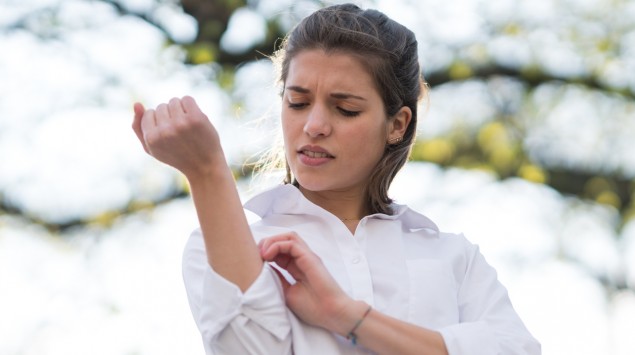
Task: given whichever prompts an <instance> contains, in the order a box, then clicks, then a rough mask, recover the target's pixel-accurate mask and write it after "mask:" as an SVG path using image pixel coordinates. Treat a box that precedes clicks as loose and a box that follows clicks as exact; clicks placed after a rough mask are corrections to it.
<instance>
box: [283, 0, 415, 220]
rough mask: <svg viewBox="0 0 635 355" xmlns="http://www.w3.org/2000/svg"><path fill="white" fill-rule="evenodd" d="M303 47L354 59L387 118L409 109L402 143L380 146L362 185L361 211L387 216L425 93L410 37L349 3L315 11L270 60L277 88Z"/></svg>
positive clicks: (290, 180) (403, 29) (406, 31)
mask: <svg viewBox="0 0 635 355" xmlns="http://www.w3.org/2000/svg"><path fill="white" fill-rule="evenodd" d="M309 49H322V50H324V51H325V52H327V53H329V52H345V53H346V54H350V55H353V56H355V57H357V58H358V59H359V60H360V61H361V62H362V64H363V65H365V66H366V69H367V70H368V72H369V73H370V74H371V76H372V77H373V80H374V81H375V84H376V87H377V90H378V91H379V94H380V96H381V98H382V100H383V102H384V107H385V110H386V112H385V113H386V116H387V118H388V119H389V118H390V117H392V116H394V115H395V114H396V113H397V112H398V111H399V110H400V109H401V108H402V107H403V106H407V107H409V108H410V110H411V111H412V119H411V121H410V124H409V125H408V128H407V129H406V132H405V134H404V136H403V140H402V141H401V142H398V143H396V144H386V148H385V151H384V155H383V156H382V158H381V159H380V160H379V162H378V163H377V166H376V168H375V170H374V171H373V173H372V174H371V176H370V178H369V183H368V185H367V187H366V209H367V211H368V212H370V213H386V214H392V211H391V209H390V204H391V203H392V199H390V198H389V197H388V188H389V187H390V184H391V182H392V180H393V178H394V177H395V175H396V174H397V172H398V171H399V169H401V168H402V167H403V165H404V164H405V163H406V162H407V160H408V157H409V156H410V150H411V147H412V145H413V143H414V141H415V138H416V130H417V105H418V102H419V99H420V98H421V97H422V96H423V95H424V94H425V93H426V85H425V83H424V81H423V78H422V76H421V70H420V68H419V59H418V54H417V40H416V39H415V36H414V33H412V31H410V30H409V29H407V28H406V27H404V26H403V25H401V24H399V23H397V22H395V21H394V20H391V19H390V18H388V17H387V16H386V15H384V14H383V13H381V12H379V11H377V10H362V9H360V8H359V7H357V6H356V5H352V4H343V5H335V6H330V7H327V8H324V9H321V10H318V11H316V12H314V13H313V14H311V15H309V16H308V17H306V18H305V19H303V20H302V21H301V22H300V23H299V24H298V25H297V26H296V27H295V28H294V29H293V30H292V31H291V32H290V33H289V34H288V35H287V37H286V38H285V39H284V40H283V41H282V44H281V47H280V49H279V50H278V51H277V52H276V53H275V55H274V57H273V60H274V63H276V64H277V66H278V70H279V79H280V81H281V82H282V83H283V84H284V83H285V82H286V79H287V75H288V73H289V63H290V62H291V60H292V59H293V57H294V56H295V55H297V54H298V53H299V52H301V51H304V50H309ZM286 171H287V175H286V178H285V183H294V184H295V185H297V181H294V179H293V177H292V176H291V171H290V169H289V166H288V164H287V165H286Z"/></svg>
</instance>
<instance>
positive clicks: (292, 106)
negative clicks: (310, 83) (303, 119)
mask: <svg viewBox="0 0 635 355" xmlns="http://www.w3.org/2000/svg"><path fill="white" fill-rule="evenodd" d="M308 105H309V104H307V103H304V102H301V103H293V102H289V105H288V107H289V108H290V109H292V110H300V109H302V108H304V107H306V106H308Z"/></svg>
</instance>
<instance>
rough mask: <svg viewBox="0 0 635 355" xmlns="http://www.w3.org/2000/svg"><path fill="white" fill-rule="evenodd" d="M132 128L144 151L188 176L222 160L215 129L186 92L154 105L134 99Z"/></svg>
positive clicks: (205, 172)
mask: <svg viewBox="0 0 635 355" xmlns="http://www.w3.org/2000/svg"><path fill="white" fill-rule="evenodd" d="M132 129H133V130H134V132H135V134H136V135H137V138H139V141H140V142H141V144H142V145H143V149H144V150H145V151H146V152H147V153H148V154H150V155H151V156H153V157H154V158H156V159H157V160H159V161H161V162H163V163H165V164H168V165H170V166H172V167H174V168H176V169H177V170H179V171H181V172H182V173H183V174H185V176H186V177H187V178H188V179H189V178H193V177H197V176H204V175H206V174H207V173H209V172H210V171H211V170H213V169H214V168H215V167H216V166H217V165H218V164H219V163H222V164H225V163H224V155H223V151H222V148H221V145H220V139H219V137H218V132H217V131H216V129H215V128H214V126H213V125H212V123H211V122H210V121H209V119H208V118H207V116H206V115H205V114H204V113H203V112H201V110H200V108H199V107H198V105H197V104H196V101H194V99H193V98H192V97H190V96H185V97H183V98H182V99H178V98H173V99H171V100H170V101H169V103H167V104H165V103H163V104H160V105H158V106H157V107H156V109H148V110H146V109H145V108H144V106H143V105H142V104H141V103H138V102H137V103H135V104H134V121H133V123H132Z"/></svg>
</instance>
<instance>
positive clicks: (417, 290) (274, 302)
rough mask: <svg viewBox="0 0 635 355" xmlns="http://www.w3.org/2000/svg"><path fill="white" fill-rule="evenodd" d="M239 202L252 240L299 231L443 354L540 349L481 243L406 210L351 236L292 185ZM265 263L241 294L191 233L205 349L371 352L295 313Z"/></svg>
mask: <svg viewBox="0 0 635 355" xmlns="http://www.w3.org/2000/svg"><path fill="white" fill-rule="evenodd" d="M245 208H247V209H248V210H250V211H252V212H254V213H256V214H257V215H259V216H260V217H261V219H260V220H259V221H257V222H255V223H254V224H252V225H251V230H252V233H253V235H254V238H255V239H256V241H259V240H260V239H262V238H265V237H268V236H272V235H276V234H280V233H283V232H289V231H294V232H296V233H297V234H298V235H299V236H300V237H301V238H303V239H304V240H305V241H306V243H307V244H308V245H309V247H310V248H311V249H312V250H313V251H314V252H315V253H316V254H317V255H319V256H320V258H321V259H322V261H323V263H324V265H325V266H326V268H327V269H328V270H329V271H330V273H331V274H332V275H333V277H334V278H335V280H336V281H337V282H338V284H339V285H340V286H341V287H342V289H343V290H344V291H345V292H346V293H347V294H349V295H350V296H351V297H352V298H354V299H357V300H362V301H364V302H366V303H368V304H369V305H372V307H373V309H375V310H377V311H379V312H382V313H385V314H387V315H390V316H392V317H395V318H398V319H401V320H403V321H406V322H409V323H412V324H415V325H418V326H422V327H426V328H429V329H434V330H437V331H439V332H440V333H441V335H442V336H443V339H444V340H445V344H446V346H447V349H448V352H449V354H450V355H494V354H504V355H512V354H518V355H520V354H540V344H538V342H537V341H536V340H535V339H534V338H533V337H532V336H531V334H530V333H529V332H528V331H527V329H526V328H525V326H524V325H523V323H522V321H521V320H520V319H519V317H518V315H517V314H516V312H515V311H514V309H513V307H512V305H511V303H510V300H509V297H508V295H507V290H506V289H505V288H504V287H503V286H502V285H501V284H500V283H499V281H498V280H497V277H496V271H495V270H494V269H493V268H492V267H491V266H490V265H488V264H487V262H486V261H485V259H484V258H483V256H482V255H481V253H480V252H479V250H478V247H477V246H475V245H473V244H471V243H470V242H468V241H467V240H466V239H465V238H464V237H463V236H462V235H455V234H447V233H442V232H439V230H438V228H437V226H436V225H435V224H434V223H433V222H432V221H430V220H429V219H428V218H426V217H424V216H423V215H421V214H418V213H416V212H415V211H413V210H411V209H410V208H408V207H406V206H401V205H393V210H394V214H393V215H385V214H374V215H370V216H367V217H365V218H363V219H362V220H361V221H360V222H359V226H358V227H357V229H356V231H355V234H354V235H351V232H350V231H349V230H348V228H347V227H346V226H345V225H344V224H343V223H342V222H341V221H340V220H339V219H338V218H337V217H336V216H334V215H333V214H331V213H329V212H327V211H326V210H324V209H322V208H321V207H319V206H317V205H315V204H313V203H311V202H310V201H309V200H307V199H306V198H305V197H304V196H303V195H302V193H301V192H300V191H299V190H298V189H297V188H296V187H294V186H292V185H282V186H278V187H276V188H274V189H272V190H269V191H266V192H264V193H262V194H260V195H257V196H256V197H254V198H252V199H251V200H250V201H249V202H247V203H246V204H245ZM272 267H273V266H272V265H270V264H265V265H264V267H263V269H262V272H261V273H260V275H259V276H258V278H257V279H256V281H255V282H254V283H253V284H252V285H251V287H250V288H249V289H248V290H247V291H245V292H244V293H243V292H241V291H240V289H239V288H238V287H237V286H236V285H234V284H233V283H231V282H229V281H227V280H225V279H224V278H223V277H221V276H220V275H218V274H216V273H215V272H214V271H213V270H212V269H211V267H210V266H209V264H208V263H207V256H206V252H205V246H204V243H203V237H202V234H201V232H200V230H196V231H194V232H193V233H192V235H191V237H190V239H189V241H188V243H187V245H186V248H185V252H184V256H183V276H184V281H185V287H186V290H187V295H188V300H189V303H190V307H191V310H192V314H193V315H194V320H195V321H196V324H197V325H198V328H199V330H200V332H201V335H202V338H203V344H204V347H205V351H206V353H207V354H276V355H277V354H296V355H304V354H365V353H369V352H368V351H367V350H365V349H363V348H362V347H360V346H359V345H357V346H354V345H353V344H351V343H350V342H349V341H348V340H346V339H345V338H343V337H341V336H339V335H337V334H334V333H331V332H329V331H328V330H325V329H322V328H317V327H313V326H310V325H308V324H305V323H304V322H302V321H301V320H300V319H298V318H297V317H296V316H295V315H294V314H293V313H292V312H291V311H290V310H289V309H288V308H287V307H286V305H285V301H284V296H283V293H282V288H281V286H280V281H279V280H278V277H277V276H276V274H275V272H274V271H273V269H272ZM287 275H288V274H287ZM289 277H290V276H289Z"/></svg>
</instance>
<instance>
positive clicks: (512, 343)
mask: <svg viewBox="0 0 635 355" xmlns="http://www.w3.org/2000/svg"><path fill="white" fill-rule="evenodd" d="M466 243H468V242H467V241H466ZM466 257H467V269H466V273H465V277H464V279H463V282H462V283H461V287H460V290H459V295H458V298H459V314H460V323H458V324H454V325H451V326H447V327H444V328H442V329H439V332H440V333H441V335H442V336H443V338H444V340H445V344H446V347H447V349H448V353H449V355H496V354H501V355H539V354H541V347H540V343H538V341H536V339H535V338H534V337H533V336H532V335H531V333H529V331H528V330H527V328H526V327H525V325H524V324H523V322H522V320H521V319H520V317H519V316H518V314H517V313H516V311H515V310H514V308H513V306H512V304H511V301H510V299H509V296H508V293H507V289H506V288H505V287H504V286H503V285H502V284H501V283H500V282H499V281H498V278H497V274H496V270H494V268H493V267H491V266H490V265H489V264H488V263H487V262H486V261H485V258H484V257H483V255H482V254H481V253H480V252H479V249H478V247H477V246H475V245H472V244H469V243H468V247H467V248H466Z"/></svg>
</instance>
